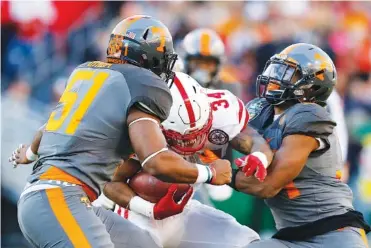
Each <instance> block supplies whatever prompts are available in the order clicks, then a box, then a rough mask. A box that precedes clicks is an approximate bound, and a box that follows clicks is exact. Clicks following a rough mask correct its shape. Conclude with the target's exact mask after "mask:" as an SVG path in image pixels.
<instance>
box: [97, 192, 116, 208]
mask: <svg viewBox="0 0 371 248" xmlns="http://www.w3.org/2000/svg"><path fill="white" fill-rule="evenodd" d="M92 204H93V206H95V207H103V208H105V209H109V210H112V209H113V207H114V206H115V203H114V202H113V201H112V200H111V199H109V198H108V197H107V196H105V194H103V193H102V194H101V195H100V196H99V197H98V199H96V200H95V201H93V203H92Z"/></svg>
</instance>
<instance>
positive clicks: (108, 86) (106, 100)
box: [29, 61, 172, 193]
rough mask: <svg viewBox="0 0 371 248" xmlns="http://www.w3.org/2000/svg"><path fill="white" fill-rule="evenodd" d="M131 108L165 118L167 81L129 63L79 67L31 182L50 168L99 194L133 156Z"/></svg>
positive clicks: (48, 132)
mask: <svg viewBox="0 0 371 248" xmlns="http://www.w3.org/2000/svg"><path fill="white" fill-rule="evenodd" d="M134 105H136V106H137V107H138V108H140V109H141V110H142V111H144V112H149V113H151V114H152V115H155V116H157V117H158V118H159V119H160V120H161V121H163V120H164V119H166V118H167V116H168V114H169V111H170V107H171V105H172V98H171V94H170V91H169V89H168V87H167V85H166V83H165V82H164V81H163V80H162V79H161V78H160V77H158V76H157V75H155V74H154V73H152V72H151V71H149V70H147V69H143V68H140V67H136V66H133V65H130V64H108V63H103V62H99V61H95V62H87V63H84V64H82V65H80V66H78V67H77V68H76V69H75V70H74V71H73V72H72V74H71V76H70V78H69V80H68V84H67V86H66V89H65V91H64V93H63V95H62V97H61V99H60V101H59V103H58V105H57V106H56V107H55V109H54V111H53V112H52V113H51V115H50V118H49V120H48V122H47V124H46V128H45V131H44V133H43V137H42V140H41V144H40V147H39V151H38V153H39V156H40V157H39V160H38V161H37V163H36V165H35V167H34V171H33V173H32V175H31V176H30V178H29V181H30V182H33V181H35V180H38V179H40V177H41V178H42V175H43V174H44V173H45V172H46V171H47V170H48V169H50V167H51V166H53V167H57V168H59V169H61V170H62V171H64V172H66V173H68V174H70V175H72V176H73V177H75V178H77V179H78V180H80V181H82V182H83V183H85V184H87V185H88V186H90V187H91V188H92V189H93V190H94V191H95V192H96V193H100V190H101V187H102V186H103V184H104V183H105V182H107V181H109V180H110V179H111V177H112V175H113V173H114V170H115V168H116V166H117V165H118V164H119V162H120V160H121V158H122V157H125V156H128V155H129V154H131V153H132V148H131V142H130V139H129V135H128V128H127V123H126V117H127V115H128V111H129V109H130V108H131V107H132V106H134Z"/></svg>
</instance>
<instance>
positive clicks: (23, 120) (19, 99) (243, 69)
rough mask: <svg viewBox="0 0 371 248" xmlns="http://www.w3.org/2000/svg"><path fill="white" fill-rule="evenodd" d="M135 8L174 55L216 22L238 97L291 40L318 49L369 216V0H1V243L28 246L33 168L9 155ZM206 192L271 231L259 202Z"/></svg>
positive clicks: (247, 94) (352, 175)
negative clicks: (326, 63)
mask: <svg viewBox="0 0 371 248" xmlns="http://www.w3.org/2000/svg"><path fill="white" fill-rule="evenodd" d="M134 14H146V15H151V16H154V17H156V18H159V19H160V20H162V21H163V22H164V23H165V24H166V25H167V26H168V27H169V29H170V31H171V33H172V34H173V38H174V42H175V44H176V48H177V49H178V50H179V53H181V47H180V44H181V41H182V39H183V38H184V36H185V35H186V34H187V33H188V32H189V31H191V30H193V29H195V28H198V27H209V28H212V29H214V30H216V31H217V32H218V33H219V35H220V36H221V37H222V39H223V42H224V43H225V46H226V57H227V59H226V62H225V64H224V65H223V68H222V72H221V74H222V75H223V76H224V77H229V78H231V79H233V80H236V81H239V82H240V83H241V84H242V85H243V92H242V99H243V100H244V101H245V102H247V101H249V100H251V99H252V98H254V96H255V95H254V92H255V79H256V76H257V75H258V74H259V73H260V72H261V71H262V70H263V67H264V64H265V62H266V61H267V59H269V58H270V57H271V56H272V55H273V54H274V53H276V52H278V51H280V50H281V49H282V48H284V47H285V46H287V45H289V44H291V43H294V42H307V43H313V44H315V45H317V46H319V47H321V48H322V49H323V50H325V51H326V52H327V53H328V54H329V55H330V57H331V58H332V59H333V61H334V62H335V64H336V67H337V71H338V84H337V87H336V88H337V91H338V93H339V95H340V96H341V99H342V108H343V110H344V112H345V117H346V123H347V127H348V133H349V147H348V157H347V166H346V168H347V170H346V171H348V172H346V173H345V174H346V177H345V178H346V180H347V182H348V183H349V185H350V186H351V187H352V189H353V191H354V195H355V206H356V208H357V209H358V210H360V211H362V212H363V213H364V215H365V216H366V219H367V221H368V222H369V223H370V222H371V76H370V75H371V3H370V2H312V1H300V2H201V1H193V2H190V1H169V2H118V1H116V2H103V1H94V2H87V1H84V2H72V1H71V2H63V1H35V2H32V1H29V2H25V1H2V3H1V98H2V123H1V124H2V125H1V127H2V144H1V162H2V165H1V166H2V173H1V181H2V184H1V190H2V196H1V200H2V213H1V219H2V229H1V239H2V247H27V246H26V243H25V241H24V240H23V238H22V236H21V234H20V232H19V228H18V224H17V220H16V202H17V199H18V197H19V194H20V192H21V190H22V188H23V187H24V185H25V178H26V177H27V175H28V174H29V172H30V171H31V169H32V166H23V167H20V168H17V169H16V170H14V169H13V168H12V166H11V165H10V164H9V163H8V162H7V158H8V156H9V155H10V154H11V152H12V150H13V149H14V148H16V147H17V146H18V144H19V143H22V142H28V141H30V140H31V138H32V136H33V134H34V132H35V130H36V129H37V128H38V127H39V126H41V125H42V123H44V122H45V121H46V120H47V118H48V115H49V112H50V109H51V107H52V106H54V105H55V103H56V102H57V101H58V100H59V97H60V95H61V93H62V92H63V89H64V86H65V83H66V80H67V77H68V76H69V74H70V73H71V71H72V70H73V69H74V67H75V66H77V65H78V64H80V63H83V62H85V61H88V60H104V58H105V53H106V50H105V49H106V46H107V44H108V39H109V34H110V32H111V30H112V28H113V27H114V25H115V24H116V23H117V22H118V21H119V20H121V19H124V18H126V17H128V16H131V15H134ZM211 200H212V203H213V204H214V205H215V206H216V207H218V208H220V209H222V210H225V211H227V212H229V213H231V214H233V215H234V216H235V217H236V218H237V219H238V221H240V222H241V223H243V224H247V225H249V226H251V227H252V228H253V229H255V230H256V231H258V232H260V233H261V234H263V236H264V235H265V234H266V235H267V236H269V234H270V233H271V232H274V224H273V220H272V218H271V215H270V212H269V210H268V209H266V208H265V207H264V203H263V202H262V201H260V200H258V199H255V198H253V197H250V196H246V195H241V194H238V193H233V195H232V196H231V197H230V198H229V199H227V200H225V201H222V202H221V201H216V200H213V199H211Z"/></svg>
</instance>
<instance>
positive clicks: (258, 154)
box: [251, 152, 268, 169]
mask: <svg viewBox="0 0 371 248" xmlns="http://www.w3.org/2000/svg"><path fill="white" fill-rule="evenodd" d="M251 155H253V156H255V157H257V158H258V159H259V160H260V162H262V164H263V166H264V168H266V169H267V168H268V159H267V156H265V154H264V153H262V152H253V153H251Z"/></svg>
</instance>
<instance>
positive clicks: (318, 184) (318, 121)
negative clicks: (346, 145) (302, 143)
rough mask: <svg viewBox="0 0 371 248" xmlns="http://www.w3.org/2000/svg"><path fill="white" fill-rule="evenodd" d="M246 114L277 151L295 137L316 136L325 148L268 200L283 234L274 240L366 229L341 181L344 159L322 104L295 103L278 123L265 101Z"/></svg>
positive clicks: (258, 101) (255, 102) (255, 103)
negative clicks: (359, 220)
mask: <svg viewBox="0 0 371 248" xmlns="http://www.w3.org/2000/svg"><path fill="white" fill-rule="evenodd" d="M247 109H248V112H249V115H250V120H249V125H251V126H253V127H254V128H255V129H257V130H258V131H259V132H260V133H261V134H262V135H263V136H264V138H265V139H266V140H267V141H268V142H269V145H270V147H271V149H272V150H274V151H275V150H278V149H279V148H280V146H281V143H282V140H283V139H284V138H285V137H286V136H289V135H295V134H302V135H307V136H311V137H314V138H316V139H318V140H321V142H323V144H324V146H323V147H322V148H321V149H318V150H316V151H314V152H312V153H311V154H310V156H309V158H308V160H307V163H306V165H305V166H304V168H303V170H302V171H301V172H300V174H299V175H298V176H297V177H296V178H295V179H294V180H293V182H291V183H290V184H288V185H287V186H286V187H285V188H284V189H282V190H281V191H280V192H279V193H278V194H277V195H276V196H275V197H273V198H270V199H267V200H266V204H267V205H268V206H269V208H270V209H271V211H272V214H273V217H274V220H275V223H276V228H277V230H278V233H277V234H276V235H275V236H274V237H276V238H280V239H285V240H299V241H300V240H304V239H307V238H310V237H313V236H316V235H320V234H323V233H326V232H328V231H332V230H336V229H337V228H341V227H346V226H354V227H362V225H363V223H357V218H358V217H359V215H360V213H358V212H356V211H354V208H353V206H352V191H351V190H350V188H349V187H348V186H347V185H346V184H344V183H342V182H341V180H340V175H341V174H340V173H341V172H340V170H341V168H342V158H341V151H340V146H339V142H338V138H337V136H336V134H335V133H334V132H333V129H334V127H335V125H336V124H335V123H334V122H333V121H332V120H331V119H330V117H329V114H328V112H327V111H326V109H325V108H323V107H321V106H319V105H317V104H295V105H294V106H292V107H291V108H289V109H287V110H286V111H285V112H284V113H283V114H282V115H281V116H280V117H279V118H277V119H276V120H273V106H271V105H270V104H268V103H267V102H266V101H265V100H264V99H255V100H253V101H251V102H250V103H248V105H247ZM336 218H338V220H336ZM322 221H323V222H326V223H327V226H326V224H325V225H322V224H321V223H322ZM334 222H335V223H337V224H334ZM354 223H355V224H354ZM342 224H343V226H342ZM337 225H340V226H338V227H336V226H337ZM332 228H335V229H332ZM256 247H259V246H256ZM326 247H327V246H326ZM328 247H329V246H328Z"/></svg>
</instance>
